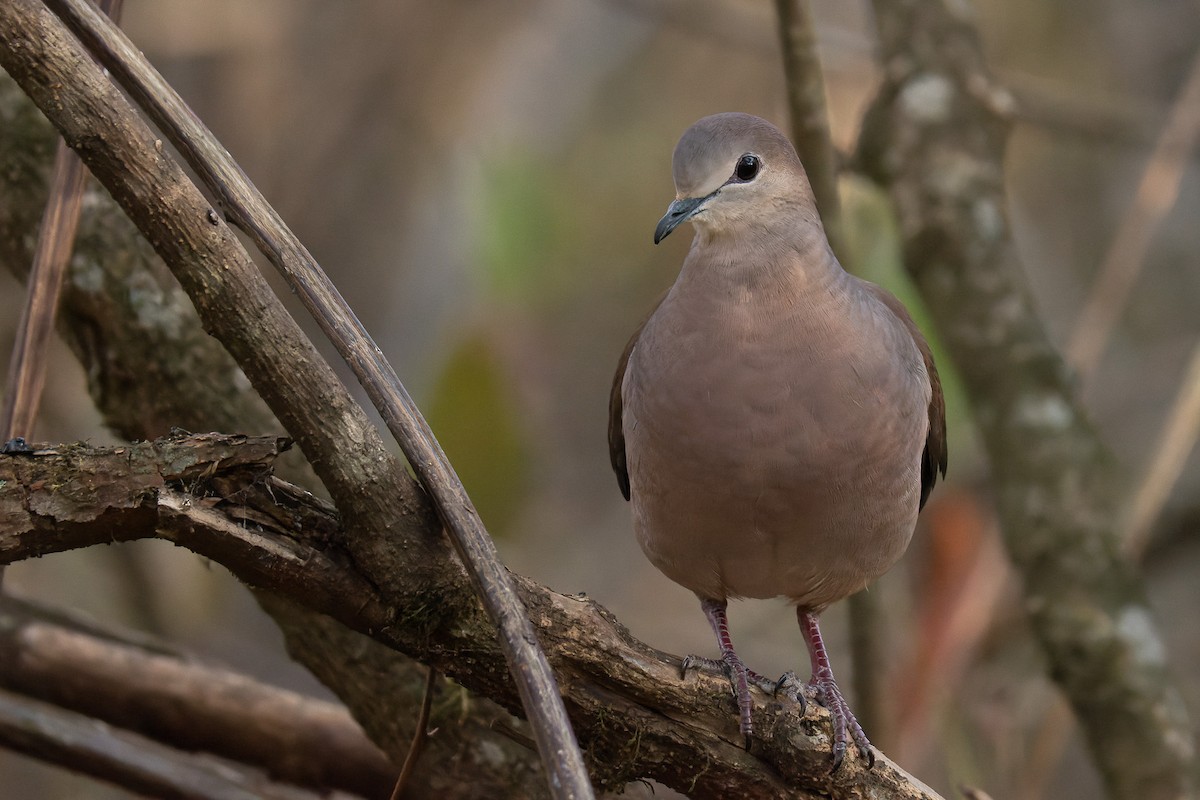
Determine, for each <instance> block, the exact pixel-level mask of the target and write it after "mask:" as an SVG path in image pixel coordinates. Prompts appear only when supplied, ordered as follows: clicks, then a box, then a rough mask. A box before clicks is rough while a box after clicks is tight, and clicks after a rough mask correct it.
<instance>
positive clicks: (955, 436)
mask: <svg viewBox="0 0 1200 800" xmlns="http://www.w3.org/2000/svg"><path fill="white" fill-rule="evenodd" d="M838 193H839V194H840V196H841V201H842V224H843V226H844V228H845V231H846V261H847V262H848V263H846V264H845V265H844V266H845V267H846V269H848V270H850V271H851V272H853V273H854V274H855V275H857V276H859V277H860V278H865V279H866V280H869V281H871V282H872V283H877V284H879V285H880V286H883V287H884V288H886V289H887V290H888V291H890V292H891V293H892V294H894V295H896V297H898V298H900V301H901V302H902V303H904V305H905V307H906V308H907V309H908V312H909V313H910V314H912V317H913V319H914V320H915V321H916V323H917V325H918V326H919V327H920V328H921V331H922V332H923V333H924V334H925V338H926V339H928V340H929V344H930V346H931V347H932V348H933V357H934V362H935V363H936V364H937V368H938V375H939V376H940V377H941V379H942V392H943V394H944V395H945V398H946V426H947V428H948V438H949V441H951V442H953V446H954V457H955V461H956V462H959V463H956V464H955V465H954V466H955V469H956V470H957V469H961V468H962V467H963V466H964V462H968V461H969V462H971V466H974V465H975V464H976V463H977V459H980V458H982V457H983V456H982V452H981V451H980V450H979V449H978V448H977V447H975V443H974V440H973V432H974V428H973V427H972V424H971V417H970V407H969V405H968V403H967V395H966V392H965V390H964V389H963V385H962V381H961V379H960V378H959V375H958V370H957V369H955V367H954V362H952V361H951V360H950V355H949V354H948V353H947V352H946V350H945V348H944V347H943V346H942V343H941V340H940V338H939V337H938V332H937V329H936V328H934V326H933V320H932V319H931V318H930V316H929V311H928V309H927V308H926V307H925V303H924V301H923V300H922V299H921V295H920V294H919V293H918V292H917V289H916V286H915V285H914V284H913V282H912V279H911V278H910V277H909V275H908V273H907V272H906V271H905V269H904V263H903V261H902V260H901V253H900V231H899V229H898V228H897V226H896V216H895V213H894V212H893V210H892V204H891V202H890V201H889V200H888V197H887V194H886V193H885V192H883V191H881V190H880V189H879V188H878V187H876V186H875V185H874V184H872V183H870V182H869V181H866V180H863V179H861V178H858V177H853V176H850V177H843V178H842V179H841V180H840V181H839V185H838ZM963 456H966V458H965V459H964V458H963Z"/></svg>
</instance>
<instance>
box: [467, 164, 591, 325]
mask: <svg viewBox="0 0 1200 800" xmlns="http://www.w3.org/2000/svg"><path fill="white" fill-rule="evenodd" d="M558 167H559V165H558V164H557V163H549V162H548V160H547V159H546V158H539V157H538V155H537V154H535V153H529V154H518V155H513V156H510V157H508V158H505V159H502V160H497V161H493V162H492V163H490V164H489V165H488V166H487V167H486V168H485V177H484V186H483V192H482V194H481V197H479V198H478V202H479V203H480V208H479V209H478V211H479V213H478V215H477V218H478V220H479V232H478V249H477V258H476V261H475V265H476V267H477V269H478V270H479V271H480V273H481V274H480V277H481V282H482V283H483V284H484V287H485V288H486V290H487V294H488V296H489V298H491V299H494V300H498V301H500V302H504V303H508V304H517V305H540V304H543V303H547V302H550V301H552V300H553V299H554V298H555V297H556V296H559V295H560V294H561V293H562V292H564V291H568V290H569V289H570V288H571V286H572V279H573V278H574V275H573V271H572V270H571V269H567V268H564V267H566V266H569V262H570V261H571V252H572V246H573V245H574V243H575V242H576V241H577V240H578V232H577V228H578V225H577V223H576V220H578V218H579V212H578V209H576V207H575V198H573V197H572V196H571V187H570V186H568V185H566V184H565V183H564V181H563V171H562V170H561V169H559V168H558Z"/></svg>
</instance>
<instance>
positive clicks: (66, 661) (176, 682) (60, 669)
mask: <svg viewBox="0 0 1200 800" xmlns="http://www.w3.org/2000/svg"><path fill="white" fill-rule="evenodd" d="M0 685H2V686H3V687H4V688H6V689H8V690H10V691H14V692H19V693H21V694H23V695H25V696H27V697H32V698H36V699H37V700H40V701H42V702H47V703H53V704H54V705H56V706H59V707H61V708H64V709H67V710H69V711H73V712H77V713H81V714H86V715H87V716H89V717H93V718H95V719H98V720H101V721H103V722H105V723H107V724H109V725H114V726H117V727H121V728H124V729H126V730H128V731H131V732H133V733H137V734H140V735H142V736H150V737H153V738H154V739H155V740H156V741H158V742H161V743H165V744H167V745H169V746H170V747H172V748H174V749H180V750H187V751H202V752H208V753H212V754H214V755H217V756H221V757H223V758H228V759H233V760H235V761H239V762H243V763H246V764H249V765H253V766H255V767H258V768H261V769H265V770H266V771H267V772H269V773H270V774H271V775H272V776H274V777H275V778H277V779H279V780H283V781H286V782H288V783H291V784H296V785H300V786H309V787H313V788H315V789H323V788H330V787H335V788H341V789H345V790H347V791H350V792H354V793H356V794H358V795H362V796H364V797H377V798H382V797H386V796H387V792H388V788H389V786H390V785H391V782H392V779H393V774H394V772H395V767H394V766H393V765H392V764H391V762H389V761H388V760H387V758H385V757H384V755H383V754H382V753H381V752H379V750H378V749H377V748H376V747H375V746H374V745H373V744H372V743H371V742H370V741H369V740H368V739H367V738H366V736H364V735H363V732H362V729H361V728H359V727H358V725H357V724H356V723H355V722H354V720H353V719H351V718H350V715H349V714H348V713H347V712H346V710H345V709H344V708H342V707H341V706H337V705H334V704H332V703H327V702H323V701H320V700H312V699H309V698H306V697H303V696H301V695H298V694H295V693H293V692H288V691H284V690H282V689H277V688H275V687H272V686H265V685H263V684H260V683H257V682H255V681H253V680H251V679H249V678H247V677H245V676H242V675H239V674H236V673H233V672H229V671H228V670H224V669H220V668H218V667H214V666H210V665H207V664H203V663H201V662H199V661H197V660H194V659H190V658H186V657H183V656H180V655H178V654H176V653H174V652H170V651H168V650H167V649H166V647H165V645H161V644H157V643H146V642H140V643H135V642H131V641H124V640H121V639H120V638H118V636H116V635H114V634H112V633H110V632H107V631H104V632H101V631H97V630H95V629H88V628H87V627H85V626H83V625H79V624H72V623H71V622H69V621H67V620H64V619H61V618H57V619H56V618H54V617H52V616H51V615H48V614H46V613H45V612H43V611H41V610H39V609H37V608H36V607H34V606H31V605H29V604H26V603H22V602H20V601H18V600H14V599H12V598H8V597H5V598H0Z"/></svg>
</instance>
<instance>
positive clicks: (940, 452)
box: [864, 281, 946, 508]
mask: <svg viewBox="0 0 1200 800" xmlns="http://www.w3.org/2000/svg"><path fill="white" fill-rule="evenodd" d="M864 284H865V285H866V286H868V287H869V288H870V289H871V290H872V291H873V292H874V293H875V296H876V297H878V298H879V299H880V300H882V301H883V304H884V305H886V306H887V307H888V308H889V309H891V311H892V313H893V314H895V315H896V317H897V318H898V319H899V320H900V321H901V322H903V323H904V327H906V328H908V332H909V333H911V334H912V337H913V341H914V342H916V344H917V349H919V350H920V351H921V357H922V358H923V359H925V371H926V372H927V373H928V374H929V388H930V389H932V390H933V391H932V394H931V396H930V398H929V434H928V435H927V436H926V438H925V452H924V454H923V455H922V456H921V505H920V508H924V507H925V501H926V500H928V499H929V493H930V492H931V491H933V485H934V484H935V483H937V479H938V475H941V476H942V477H943V478H944V477H945V476H946V399H945V398H944V397H943V396H942V379H941V376H939V375H938V371H937V366H936V365H935V364H934V363H933V351H932V350H930V348H929V342H927V341H925V337H924V336H923V335H922V334H921V329H920V328H918V327H917V323H915V322H913V318H912V317H911V316H910V315H909V313H908V309H906V308H905V307H904V304H903V303H901V302H900V301H899V300H898V299H897V298H896V296H895V295H893V294H892V293H891V292H889V291H887V290H886V289H883V288H881V287H879V286H876V285H875V284H873V283H867V282H866V281H864Z"/></svg>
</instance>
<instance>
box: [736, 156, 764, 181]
mask: <svg viewBox="0 0 1200 800" xmlns="http://www.w3.org/2000/svg"><path fill="white" fill-rule="evenodd" d="M761 166H762V162H761V161H759V160H758V156H754V155H750V154H749V153H747V154H746V155H744V156H742V157H741V158H739V159H738V162H737V166H736V167H734V168H733V174H734V177H736V178H737V179H738V180H739V181H752V180H754V178H755V176H757V175H758V169H759V167H761Z"/></svg>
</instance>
